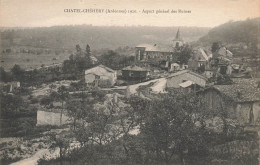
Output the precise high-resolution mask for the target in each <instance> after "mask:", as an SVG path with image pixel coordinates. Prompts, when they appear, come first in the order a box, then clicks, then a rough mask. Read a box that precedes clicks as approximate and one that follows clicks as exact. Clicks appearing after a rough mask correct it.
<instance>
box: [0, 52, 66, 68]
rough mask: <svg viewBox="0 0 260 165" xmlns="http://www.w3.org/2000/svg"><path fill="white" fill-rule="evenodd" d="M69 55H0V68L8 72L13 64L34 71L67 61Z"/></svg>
mask: <svg viewBox="0 0 260 165" xmlns="http://www.w3.org/2000/svg"><path fill="white" fill-rule="evenodd" d="M69 56H70V54H69V53H62V54H59V55H56V54H54V53H52V54H41V55H36V54H28V53H10V54H1V55H0V61H1V63H0V66H1V67H4V69H5V70H6V71H8V70H10V69H11V68H12V67H13V66H14V65H15V64H17V65H20V67H21V68H23V69H25V70H26V69H35V68H39V67H41V66H42V64H44V65H45V66H48V65H53V64H58V63H62V62H63V61H64V60H66V59H68V58H69Z"/></svg>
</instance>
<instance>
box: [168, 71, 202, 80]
mask: <svg viewBox="0 0 260 165" xmlns="http://www.w3.org/2000/svg"><path fill="white" fill-rule="evenodd" d="M184 73H190V74H192V75H195V76H197V77H200V78H202V79H205V80H207V78H206V77H204V76H202V75H200V74H198V73H195V72H192V71H190V70H181V71H179V72H176V73H173V74H170V75H169V76H168V77H167V78H171V77H176V76H178V75H181V74H184Z"/></svg>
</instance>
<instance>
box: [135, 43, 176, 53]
mask: <svg viewBox="0 0 260 165" xmlns="http://www.w3.org/2000/svg"><path fill="white" fill-rule="evenodd" d="M136 47H137V48H145V51H148V52H173V48H172V47H171V46H163V45H157V44H154V45H151V44H140V45H137V46H136Z"/></svg>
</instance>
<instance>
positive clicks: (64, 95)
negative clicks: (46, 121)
mask: <svg viewBox="0 0 260 165" xmlns="http://www.w3.org/2000/svg"><path fill="white" fill-rule="evenodd" d="M57 94H58V95H57V99H58V100H60V101H61V105H62V109H61V111H60V125H61V124H62V113H63V110H64V102H65V101H66V100H67V99H68V98H69V91H68V90H67V88H66V87H65V86H63V85H62V86H60V87H59V88H58V93H57Z"/></svg>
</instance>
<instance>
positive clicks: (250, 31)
mask: <svg viewBox="0 0 260 165" xmlns="http://www.w3.org/2000/svg"><path fill="white" fill-rule="evenodd" d="M259 24H260V18H255V19H247V20H245V21H236V22H233V21H230V22H227V23H225V24H223V25H220V26H218V27H215V28H213V29H211V30H210V31H209V33H208V34H207V35H205V36H204V37H202V38H200V39H199V43H201V44H202V45H207V46H208V45H211V44H212V43H213V42H221V43H222V44H225V45H228V44H231V46H237V45H238V46H240V45H242V46H247V47H248V48H251V49H257V45H258V44H259V42H258V41H259V40H260V36H259Z"/></svg>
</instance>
